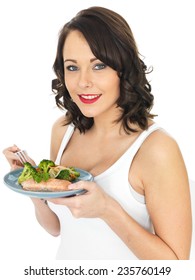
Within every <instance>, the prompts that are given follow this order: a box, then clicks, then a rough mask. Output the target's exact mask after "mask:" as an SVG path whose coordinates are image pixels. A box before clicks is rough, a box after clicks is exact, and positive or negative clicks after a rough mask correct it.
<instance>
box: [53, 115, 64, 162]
mask: <svg viewBox="0 0 195 280" xmlns="http://www.w3.org/2000/svg"><path fill="white" fill-rule="evenodd" d="M65 122H66V119H65V116H61V117H60V118H58V119H57V120H56V121H55V122H54V124H53V126H52V130H51V145H50V158H51V159H52V160H54V161H55V159H56V157H57V153H58V150H59V147H60V144H61V141H62V138H63V136H64V134H65V132H66V130H67V127H68V126H67V125H65Z"/></svg>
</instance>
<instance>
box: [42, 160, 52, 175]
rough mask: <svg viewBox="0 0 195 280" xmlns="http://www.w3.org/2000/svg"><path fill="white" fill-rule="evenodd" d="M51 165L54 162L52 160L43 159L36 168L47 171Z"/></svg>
mask: <svg viewBox="0 0 195 280" xmlns="http://www.w3.org/2000/svg"><path fill="white" fill-rule="evenodd" d="M53 166H55V163H54V162H53V161H52V160H49V159H43V160H42V161H41V162H40V163H39V165H38V168H39V169H40V170H41V172H43V173H48V171H49V169H50V168H51V167H53Z"/></svg>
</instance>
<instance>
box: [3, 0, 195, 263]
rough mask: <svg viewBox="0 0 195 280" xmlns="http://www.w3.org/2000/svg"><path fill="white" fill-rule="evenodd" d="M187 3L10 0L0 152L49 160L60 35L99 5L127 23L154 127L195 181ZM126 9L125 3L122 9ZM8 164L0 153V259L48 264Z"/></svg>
mask: <svg viewBox="0 0 195 280" xmlns="http://www.w3.org/2000/svg"><path fill="white" fill-rule="evenodd" d="M193 2H194V1H190V0H185V1H179V0H177V1H176V0H172V1H169V0H164V1H155V0H147V1H145V0H136V1H135V0H127V1H125V0H120V1H109V0H82V1H80V0H74V1H72V2H71V1H66V0H33V1H25V0H17V1H14V0H10V1H1V4H0V36H1V43H0V79H1V103H0V114H1V115H0V128H1V136H0V150H1V151H2V150H3V149H4V148H5V147H7V146H10V145H13V144H17V145H18V146H19V147H21V148H24V149H26V150H27V151H28V153H29V155H31V157H32V158H34V159H35V161H37V162H38V161H40V160H41V159H43V158H49V146H50V131H51V126H52V124H53V122H54V121H55V120H56V118H58V117H59V116H60V115H61V114H62V113H63V112H61V111H60V110H59V109H57V108H56V106H55V100H54V96H53V94H52V92H51V80H52V79H53V78H55V76H54V74H53V71H52V65H53V62H54V59H55V54H56V45H57V38H58V32H59V30H60V29H61V27H62V26H63V25H64V23H65V22H67V21H68V20H70V19H71V18H72V17H73V16H74V15H75V14H76V13H77V12H78V11H79V10H81V9H83V8H88V7H90V6H95V5H96V6H104V7H107V8H110V9H113V10H115V11H116V12H118V13H120V14H121V15H122V16H124V17H125V19H126V20H127V21H128V23H129V24H130V26H131V28H132V31H133V33H134V36H135V39H136V41H137V44H138V48H139V51H140V53H141V54H142V55H143V56H144V57H145V62H146V64H147V65H148V66H152V67H153V69H154V70H153V72H152V73H151V74H150V76H149V80H150V81H151V85H152V89H153V94H154V96H155V105H154V108H153V113H156V114H158V118H156V122H158V123H160V124H161V125H162V126H163V127H164V128H165V129H166V130H167V131H168V132H169V133H170V134H171V135H172V136H173V137H174V138H175V139H176V140H177V142H178V144H179V146H180V148H181V151H182V153H183V156H184V159H185V162H186V166H187V169H188V172H189V177H190V178H191V179H192V180H195V174H194V166H195V153H194V143H195V133H194V120H195V110H194V102H193V100H194V98H193V97H194V65H195V58H194V57H195V56H194V50H195V40H194V26H195V17H194V12H193V11H194V9H193ZM127 4H128V5H127ZM7 172H9V166H8V163H7V162H6V160H5V158H4V156H3V155H2V153H1V154H0V175H1V189H0V197H1V199H0V221H1V230H0V248H1V249H0V256H1V258H2V257H3V258H4V260H5V263H6V264H7V263H9V261H10V259H12V260H13V259H16V260H17V258H18V256H20V259H21V260H36V261H38V260H39V261H41V260H51V261H52V260H54V259H55V253H56V251H57V246H58V243H59V239H58V238H54V237H51V236H49V235H48V234H47V233H46V232H45V231H44V230H42V229H41V227H40V226H39V225H38V223H37V222H36V219H35V217H34V210H33V206H32V203H31V202H30V199H29V198H28V197H25V196H22V195H20V194H17V193H15V192H12V191H11V190H10V189H8V188H7V187H6V186H5V185H4V184H3V176H4V175H5V174H6V173H7Z"/></svg>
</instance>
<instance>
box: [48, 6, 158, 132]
mask: <svg viewBox="0 0 195 280" xmlns="http://www.w3.org/2000/svg"><path fill="white" fill-rule="evenodd" d="M73 30H78V31H80V32H81V33H82V34H83V36H84V37H85V39H86V41H87V42H88V44H89V46H90V48H91V51H92V53H93V54H94V56H95V57H96V58H97V59H99V60H101V61H102V62H103V63H105V64H106V65H107V66H109V67H111V68H112V69H114V70H115V71H117V73H118V76H119V77H120V97H119V98H118V100H117V106H118V107H119V108H120V109H121V116H120V118H119V119H117V120H116V121H117V122H120V121H121V122H122V125H123V128H124V130H125V131H126V133H128V134H129V133H131V132H134V131H135V130H134V129H132V127H131V126H130V124H131V123H134V124H137V125H138V126H139V127H140V128H141V129H143V130H145V129H147V128H148V119H149V118H153V117H154V115H153V114H151V113H150V110H151V108H152V106H153V99H154V97H153V95H152V94H151V85H150V83H149V82H148V80H147V79H146V74H147V73H148V71H147V67H146V65H145V64H144V62H143V60H141V59H140V55H139V52H138V49H137V46H136V42H135V40H134V37H133V33H132V31H131V29H130V27H129V25H128V23H127V22H126V21H125V19H124V18H123V17H121V16H120V15H119V14H117V13H116V12H114V11H111V10H109V9H106V8H103V7H91V8H88V9H84V10H82V11H80V12H79V13H78V14H77V15H76V16H75V17H74V18H73V19H72V20H71V21H69V22H68V23H66V24H65V25H64V26H63V28H62V29H61V31H60V34H59V40H58V46H57V54H56V58H55V62H54V65H53V69H54V72H55V74H56V76H57V79H54V80H53V81H52V91H53V92H54V93H55V95H56V96H55V99H56V104H57V106H58V107H59V108H61V109H65V110H66V124H69V123H73V124H74V125H75V127H76V128H78V129H79V130H80V132H81V133H82V132H83V133H84V132H85V131H86V130H88V129H90V128H91V127H92V126H93V123H94V120H93V118H88V117H85V116H84V115H83V114H82V113H81V111H80V109H79V108H78V106H77V105H76V104H75V103H74V102H73V101H72V100H71V97H70V94H69V92H68V90H67V88H66V85H65V82H64V61H63V47H64V43H65V41H66V38H67V36H68V34H69V33H70V32H71V31H73Z"/></svg>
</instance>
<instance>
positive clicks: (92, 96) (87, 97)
mask: <svg viewBox="0 0 195 280" xmlns="http://www.w3.org/2000/svg"><path fill="white" fill-rule="evenodd" d="M98 96H99V95H81V97H82V98H84V99H94V98H97V97H98Z"/></svg>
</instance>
